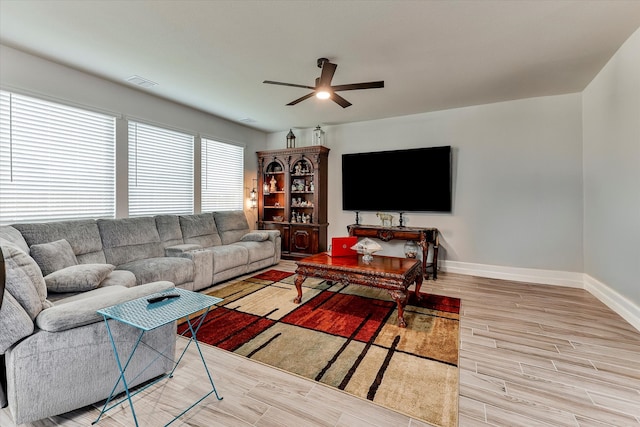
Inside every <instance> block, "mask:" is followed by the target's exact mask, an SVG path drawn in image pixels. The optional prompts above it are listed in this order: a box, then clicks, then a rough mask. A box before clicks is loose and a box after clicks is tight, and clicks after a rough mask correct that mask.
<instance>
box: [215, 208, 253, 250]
mask: <svg viewBox="0 0 640 427" xmlns="http://www.w3.org/2000/svg"><path fill="white" fill-rule="evenodd" d="M213 217H214V219H215V221H216V227H217V228H218V233H219V234H220V238H221V239H222V244H223V245H228V244H230V243H235V242H239V241H240V239H241V238H242V236H244V235H245V234H247V233H248V232H249V231H251V230H250V229H249V223H248V222H247V217H246V216H245V214H244V211H222V212H214V213H213Z"/></svg>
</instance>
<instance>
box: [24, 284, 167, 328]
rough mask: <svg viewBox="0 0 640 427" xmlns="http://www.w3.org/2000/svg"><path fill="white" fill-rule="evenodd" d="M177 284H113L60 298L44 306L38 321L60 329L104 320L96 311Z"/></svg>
mask: <svg viewBox="0 0 640 427" xmlns="http://www.w3.org/2000/svg"><path fill="white" fill-rule="evenodd" d="M173 287H174V286H173V283H171V282H166V281H162V282H153V283H147V284H144V285H141V286H136V287H134V288H123V287H121V286H109V287H107V288H98V289H94V290H92V291H87V292H82V293H80V294H77V295H74V296H72V297H69V298H66V299H62V300H59V301H58V302H57V303H56V305H55V306H53V307H51V308H48V309H46V310H43V311H42V312H41V313H40V314H39V315H38V317H37V318H36V325H38V327H39V328H40V329H42V330H44V331H48V332H60V331H65V330H67V329H71V328H76V327H79V326H83V325H88V324H90V323H95V322H101V321H103V317H102V316H101V315H100V314H98V313H97V312H96V311H97V310H100V309H101V308H105V307H110V306H112V305H116V304H121V303H123V302H126V301H131V300H133V299H136V298H140V297H146V296H148V295H151V294H154V293H157V292H162V291H165V290H167V289H172V288H173ZM105 333H106V332H105Z"/></svg>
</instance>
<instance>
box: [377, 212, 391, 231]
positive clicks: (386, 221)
mask: <svg viewBox="0 0 640 427" xmlns="http://www.w3.org/2000/svg"><path fill="white" fill-rule="evenodd" d="M376 216H377V217H378V218H380V221H382V226H383V227H385V226H386V227H393V215H391V214H386V213H382V212H378V213H376Z"/></svg>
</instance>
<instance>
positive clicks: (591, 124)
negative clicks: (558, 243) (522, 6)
mask: <svg viewBox="0 0 640 427" xmlns="http://www.w3.org/2000/svg"><path fill="white" fill-rule="evenodd" d="M583 111H584V117H583V128H584V131H583V132H584V212H585V215H584V260H585V273H587V274H588V275H589V276H591V277H592V278H594V279H595V280H597V281H599V282H601V283H604V284H606V285H607V286H608V287H610V288H611V289H613V290H614V291H615V292H617V293H619V294H620V295H623V296H624V297H625V298H628V299H629V300H631V301H633V302H635V304H636V307H640V30H638V31H636V32H635V33H634V34H633V35H632V36H631V37H630V38H629V39H628V40H627V41H626V42H625V43H624V44H623V45H622V47H621V48H620V49H619V50H618V52H617V53H616V54H615V55H614V57H613V58H612V59H611V60H610V61H609V62H608V63H607V65H606V66H605V67H604V68H603V69H602V70H601V71H600V73H599V74H598V76H597V77H596V78H595V79H594V80H593V81H592V82H591V83H590V84H589V86H588V87H587V88H586V89H585V91H584V93H583ZM638 314H640V312H639V313H638Z"/></svg>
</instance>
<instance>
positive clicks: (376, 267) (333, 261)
mask: <svg viewBox="0 0 640 427" xmlns="http://www.w3.org/2000/svg"><path fill="white" fill-rule="evenodd" d="M296 263H297V264H298V268H297V269H296V274H297V275H298V276H297V277H296V280H295V285H296V290H297V291H298V296H297V297H296V298H295V299H294V300H293V302H295V303H296V304H300V301H302V282H304V280H305V279H306V278H307V277H318V278H321V279H325V280H329V281H331V282H341V283H344V284H355V285H362V286H369V287H372V288H381V289H386V290H388V291H389V295H391V298H393V300H394V301H395V302H396V304H398V326H400V327H401V328H405V327H406V326H407V323H406V322H405V321H404V307H405V306H406V305H407V299H408V289H409V286H411V284H413V283H414V282H415V284H416V289H415V295H416V297H417V298H418V299H420V286H422V266H421V264H420V261H418V260H416V259H411V258H396V257H387V256H374V257H373V261H372V262H371V263H369V264H365V263H364V262H363V261H362V255H358V256H357V257H355V256H350V257H331V256H329V255H327V253H326V252H322V253H319V254H316V255H313V256H310V257H308V258H304V259H302V260H300V261H297V262H296Z"/></svg>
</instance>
